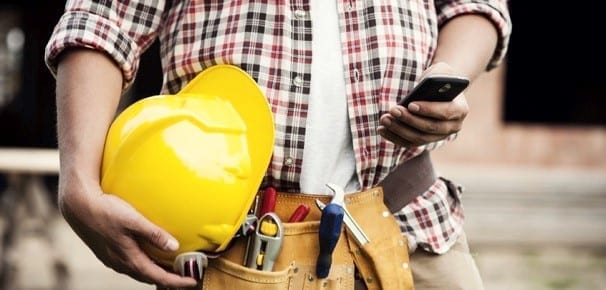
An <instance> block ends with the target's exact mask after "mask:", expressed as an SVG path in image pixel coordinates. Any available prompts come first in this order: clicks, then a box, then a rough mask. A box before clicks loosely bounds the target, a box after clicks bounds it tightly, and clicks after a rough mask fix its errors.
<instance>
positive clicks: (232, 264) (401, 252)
mask: <svg viewBox="0 0 606 290" xmlns="http://www.w3.org/2000/svg"><path fill="white" fill-rule="evenodd" d="M330 198H331V197H330V196H317V195H303V194H293V193H279V195H278V198H277V202H276V214H277V215H278V216H279V217H280V219H281V220H282V221H287V220H288V218H289V216H290V214H291V213H292V212H293V211H294V210H295V209H296V208H297V207H298V206H299V205H300V204H307V205H309V206H310V207H311V211H310V213H309V215H308V216H307V218H306V219H305V221H304V222H298V223H287V222H284V223H283V228H284V240H283V244H282V249H281V250H280V254H279V256H278V258H277V259H276V261H275V264H274V267H273V271H271V272H270V271H259V270H256V269H251V268H248V267H246V266H244V265H243V264H244V255H245V248H246V239H245V238H240V239H238V240H236V241H234V243H233V245H232V246H231V247H230V248H229V249H228V250H227V251H226V252H225V253H223V254H222V255H221V257H219V258H216V259H211V260H209V265H208V267H207V269H206V270H205V272H204V277H203V280H202V288H203V289H225V287H226V286H227V285H229V288H230V289H246V290H252V289H354V285H355V284H356V283H355V273H356V267H357V268H358V271H359V273H360V274H361V276H362V277H361V279H363V280H364V281H365V283H366V286H367V287H368V289H412V274H411V272H410V267H408V261H409V260H408V244H407V241H406V238H405V237H403V236H402V234H401V232H400V228H399V226H398V225H397V223H396V221H395V219H394V218H393V216H392V215H391V214H390V213H389V210H388V209H387V208H386V207H385V205H384V204H383V202H382V201H383V195H382V191H381V189H380V188H374V189H371V190H368V191H364V192H360V193H355V194H351V195H347V196H346V197H345V200H346V206H347V207H348V209H349V211H350V213H351V214H352V215H353V216H354V218H355V220H356V221H357V222H358V224H360V226H361V227H362V229H363V230H364V231H365V233H366V234H367V236H368V237H369V239H370V243H368V244H366V245H364V246H358V245H357V243H356V241H355V239H354V238H353V236H351V235H350V234H349V233H348V232H346V230H345V226H344V231H345V232H343V233H342V234H341V236H340V238H339V241H338V242H337V245H336V247H335V249H334V251H333V254H332V264H331V268H330V273H329V275H328V277H326V278H323V279H318V278H317V276H316V260H317V257H318V253H319V241H318V229H319V226H320V217H321V212H320V210H319V209H318V208H317V206H316V205H315V199H320V200H322V201H323V202H325V203H328V202H330Z"/></svg>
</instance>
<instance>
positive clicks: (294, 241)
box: [202, 221, 355, 290]
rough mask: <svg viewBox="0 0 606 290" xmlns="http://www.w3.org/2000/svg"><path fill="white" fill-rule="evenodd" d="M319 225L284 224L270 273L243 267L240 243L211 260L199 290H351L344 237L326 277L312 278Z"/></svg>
mask: <svg viewBox="0 0 606 290" xmlns="http://www.w3.org/2000/svg"><path fill="white" fill-rule="evenodd" d="M319 226H320V222H319V221H306V222H299V223H284V224H283V227H284V241H283V244H282V249H281V250H280V254H279V255H278V258H277V259H276V261H275V263H274V269H273V271H271V272H270V271H259V270H256V269H250V268H247V267H245V266H243V263H244V262H243V261H244V258H243V257H244V253H245V248H246V240H245V239H240V240H238V241H236V242H235V243H234V245H233V246H232V247H231V248H230V249H229V250H228V251H226V252H225V253H224V254H223V255H222V256H221V257H220V258H216V259H211V260H210V261H209V265H208V268H207V269H206V270H205V273H204V278H203V284H202V285H203V289H225V285H229V288H230V289H245V290H251V289H310V290H311V289H322V290H325V289H353V285H354V272H355V268H354V263H353V259H352V257H351V255H350V253H349V249H348V247H347V240H346V238H345V236H344V235H342V236H341V238H340V239H339V241H338V242H337V246H336V247H335V250H334V252H333V256H332V259H333V263H332V266H331V269H330V274H329V275H328V277H326V278H324V279H318V278H317V276H316V273H315V271H316V259H317V256H318V252H319V242H318V229H319Z"/></svg>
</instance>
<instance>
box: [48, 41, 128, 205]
mask: <svg viewBox="0 0 606 290" xmlns="http://www.w3.org/2000/svg"><path fill="white" fill-rule="evenodd" d="M121 91H122V74H121V71H120V70H119V68H118V67H117V66H116V65H115V64H114V63H113V61H112V60H111V59H109V58H108V57H107V56H105V55H104V54H102V53H99V52H96V51H93V50H88V49H77V50H70V51H66V52H65V55H63V56H62V59H61V61H60V64H59V66H58V71H57V88H56V95H57V134H58V136H57V137H58V145H59V152H60V161H61V177H62V183H66V182H68V183H70V184H71V185H73V184H81V185H83V186H85V184H88V182H92V183H91V184H95V183H96V184H98V183H99V178H100V177H99V176H100V165H101V158H102V153H103V146H104V143H105V135H106V132H107V129H108V127H109V125H110V124H111V122H112V120H113V118H114V115H115V113H116V108H117V106H118V102H119V99H120V95H121ZM74 177H75V178H74ZM66 179H67V180H66ZM64 185H65V184H64ZM84 192H86V190H84ZM61 193H63V192H62V191H61V190H60V194H61Z"/></svg>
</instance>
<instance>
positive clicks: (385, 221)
mask: <svg viewBox="0 0 606 290" xmlns="http://www.w3.org/2000/svg"><path fill="white" fill-rule="evenodd" d="M354 199H355V200H353V199H351V200H350V203H349V204H348V205H347V206H348V209H349V212H350V213H351V215H352V216H353V217H354V218H355V219H356V221H357V222H358V224H359V225H360V226H361V227H362V228H363V229H364V231H365V232H366V234H367V235H368V237H369V239H370V242H369V243H367V244H365V245H359V244H357V242H356V240H355V239H354V238H353V236H352V235H349V233H348V235H347V240H348V243H349V247H350V249H351V251H352V255H353V257H354V260H355V264H356V266H357V267H358V271H359V272H360V275H361V276H362V277H361V279H362V280H363V281H364V283H365V284H366V287H367V288H368V289H402V290H404V289H406V290H409V289H413V280H412V271H411V269H410V264H409V254H408V241H407V239H406V237H405V236H403V235H402V232H401V230H400V227H399V226H398V224H397V222H396V221H395V219H394V217H393V215H392V214H391V212H390V211H389V209H387V207H386V206H385V204H384V203H383V202H382V201H383V192H382V190H381V189H380V188H377V189H375V190H374V191H373V193H372V194H369V195H363V196H360V197H356V198H354ZM359 199H365V200H364V201H361V200H359ZM352 201H356V202H352Z"/></svg>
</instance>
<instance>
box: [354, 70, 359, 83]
mask: <svg viewBox="0 0 606 290" xmlns="http://www.w3.org/2000/svg"><path fill="white" fill-rule="evenodd" d="M353 74H354V80H355V81H356V82H359V81H360V71H359V70H357V69H355V70H354V71H353Z"/></svg>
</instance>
